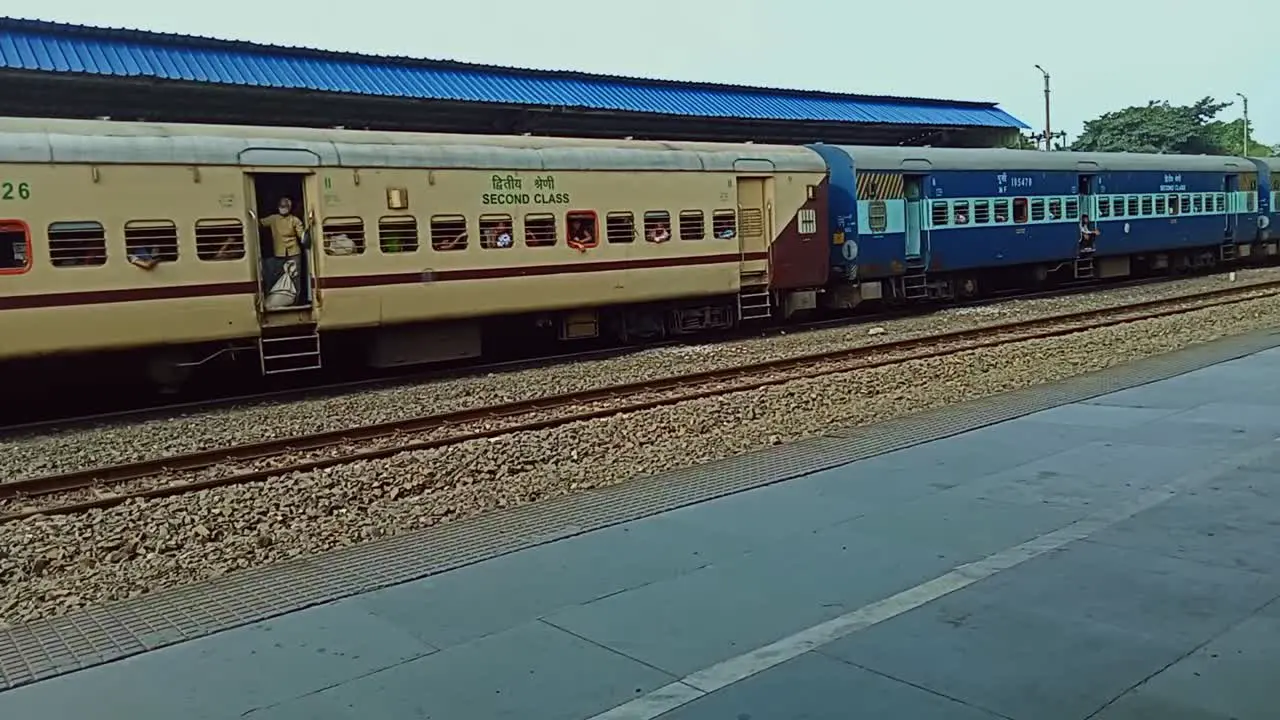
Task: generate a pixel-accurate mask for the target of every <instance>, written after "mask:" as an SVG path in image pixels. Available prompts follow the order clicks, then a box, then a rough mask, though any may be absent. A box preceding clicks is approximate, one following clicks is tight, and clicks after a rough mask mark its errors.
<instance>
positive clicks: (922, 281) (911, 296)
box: [902, 273, 929, 300]
mask: <svg viewBox="0 0 1280 720" xmlns="http://www.w3.org/2000/svg"><path fill="white" fill-rule="evenodd" d="M902 297H904V298H906V299H908V300H924V299H925V298H928V297H929V278H928V277H926V276H925V274H924V273H918V274H915V275H903V276H902Z"/></svg>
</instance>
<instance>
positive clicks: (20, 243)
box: [0, 220, 31, 275]
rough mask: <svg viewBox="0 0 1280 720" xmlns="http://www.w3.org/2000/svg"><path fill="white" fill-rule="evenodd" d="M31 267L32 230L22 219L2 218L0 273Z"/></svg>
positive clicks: (15, 272) (25, 269)
mask: <svg viewBox="0 0 1280 720" xmlns="http://www.w3.org/2000/svg"><path fill="white" fill-rule="evenodd" d="M30 269H31V232H30V231H29V230H28V229H27V224H26V223H24V222H22V221H20V220H0V275H18V274H20V273H24V272H26V271H28V270H30Z"/></svg>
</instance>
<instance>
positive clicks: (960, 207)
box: [951, 200, 969, 225]
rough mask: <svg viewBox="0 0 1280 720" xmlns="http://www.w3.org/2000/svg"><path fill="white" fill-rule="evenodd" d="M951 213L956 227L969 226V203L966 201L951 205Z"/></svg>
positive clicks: (958, 201)
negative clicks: (953, 214)
mask: <svg viewBox="0 0 1280 720" xmlns="http://www.w3.org/2000/svg"><path fill="white" fill-rule="evenodd" d="M951 211H952V212H953V213H955V218H956V224H957V225H968V224H969V201H967V200H957V201H956V202H955V203H954V204H953V205H952V208H951Z"/></svg>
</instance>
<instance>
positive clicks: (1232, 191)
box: [1222, 175, 1245, 243]
mask: <svg viewBox="0 0 1280 720" xmlns="http://www.w3.org/2000/svg"><path fill="white" fill-rule="evenodd" d="M1223 186H1224V187H1223V190H1225V191H1226V193H1227V203H1226V211H1227V212H1226V225H1225V227H1223V229H1222V238H1223V242H1225V243H1233V242H1235V239H1236V220H1237V219H1238V218H1237V217H1236V213H1241V212H1244V210H1245V209H1244V208H1243V207H1240V204H1241V203H1240V194H1239V193H1240V176H1239V175H1227V176H1226V178H1225V181H1224V183H1223Z"/></svg>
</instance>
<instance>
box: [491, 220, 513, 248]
mask: <svg viewBox="0 0 1280 720" xmlns="http://www.w3.org/2000/svg"><path fill="white" fill-rule="evenodd" d="M495 234H496V235H497V237H496V238H495V239H494V245H495V246H497V247H500V248H509V247H511V246H512V245H514V244H515V242H516V241H515V237H514V233H513V231H512V230H511V223H510V222H507V221H506V220H503V221H502V223H501V224H499V225H498V229H497V231H496V233H495Z"/></svg>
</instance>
